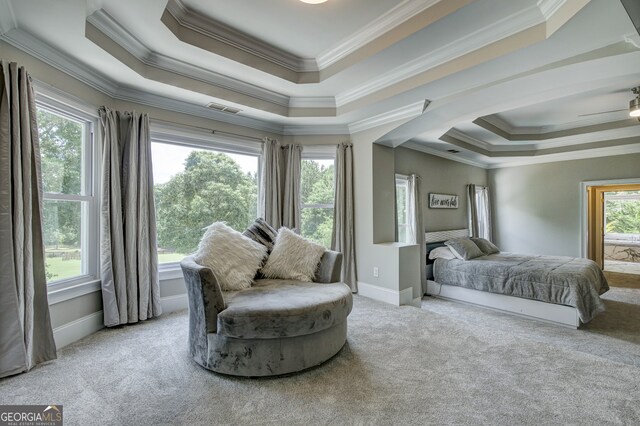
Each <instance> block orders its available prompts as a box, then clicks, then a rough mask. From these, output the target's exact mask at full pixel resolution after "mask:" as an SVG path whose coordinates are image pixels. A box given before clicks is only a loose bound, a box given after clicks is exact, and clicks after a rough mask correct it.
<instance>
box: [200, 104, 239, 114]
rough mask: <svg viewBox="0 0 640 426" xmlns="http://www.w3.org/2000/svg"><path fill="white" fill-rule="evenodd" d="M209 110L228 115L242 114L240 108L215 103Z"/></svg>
mask: <svg viewBox="0 0 640 426" xmlns="http://www.w3.org/2000/svg"><path fill="white" fill-rule="evenodd" d="M207 108H211V109H215V110H217V111H221V112H226V113H228V114H237V113H239V112H240V110H239V109H238V108H234V107H230V106H226V105H221V104H216V103H214V102H211V103H210V104H209V105H207Z"/></svg>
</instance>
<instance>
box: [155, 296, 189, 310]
mask: <svg viewBox="0 0 640 426" xmlns="http://www.w3.org/2000/svg"><path fill="white" fill-rule="evenodd" d="M160 304H161V305H162V312H163V313H165V314H168V313H169V312H175V311H181V310H183V309H187V308H188V307H189V299H187V293H182V294H177V295H175V296H167V297H163V298H161V299H160Z"/></svg>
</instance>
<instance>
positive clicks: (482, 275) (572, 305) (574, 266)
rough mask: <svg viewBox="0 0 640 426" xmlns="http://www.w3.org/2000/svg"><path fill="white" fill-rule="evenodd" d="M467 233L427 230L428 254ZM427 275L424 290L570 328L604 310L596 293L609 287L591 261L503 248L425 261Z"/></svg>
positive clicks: (430, 293) (447, 297) (432, 293)
mask: <svg viewBox="0 0 640 426" xmlns="http://www.w3.org/2000/svg"><path fill="white" fill-rule="evenodd" d="M430 234H431V235H430ZM443 234H444V235H443ZM466 235H468V234H467V230H456V231H446V232H444V233H443V232H439V233H427V234H426V241H427V253H428V254H429V252H430V251H431V250H434V249H436V248H437V247H441V246H444V241H445V240H446V239H451V238H460V237H463V236H466ZM434 239H442V241H434ZM427 257H429V256H428V255H427ZM427 278H428V280H427V285H426V288H425V293H426V294H428V295H430V296H436V297H442V298H446V299H452V300H457V301H462V302H467V303H472V304H476V305H481V306H484V307H489V308H492V309H497V310H501V311H507V312H511V313H515V314H519V315H524V316H527V317H532V318H535V319H538V320H543V321H549V322H553V323H557V324H562V325H566V326H570V327H578V326H579V325H580V323H587V322H589V321H591V320H592V319H593V318H594V317H595V316H596V315H597V314H598V313H600V312H602V311H604V304H603V302H602V300H601V299H600V295H601V294H603V293H604V292H606V291H607V290H608V289H609V286H608V284H607V280H606V278H605V277H604V274H603V273H602V270H601V269H600V268H599V267H598V265H597V264H595V263H594V262H592V261H590V260H587V259H578V258H571V257H563V256H542V255H534V256H532V255H521V254H514V253H504V252H499V253H494V254H489V255H483V256H480V257H477V258H474V259H470V260H460V259H457V258H456V259H442V258H439V259H435V260H434V261H432V260H428V262H427Z"/></svg>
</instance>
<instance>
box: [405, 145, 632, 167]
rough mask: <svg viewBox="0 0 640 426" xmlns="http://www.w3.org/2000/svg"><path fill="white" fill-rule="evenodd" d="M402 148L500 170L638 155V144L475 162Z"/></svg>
mask: <svg viewBox="0 0 640 426" xmlns="http://www.w3.org/2000/svg"><path fill="white" fill-rule="evenodd" d="M401 146H402V147H405V148H409V149H413V150H416V151H420V152H424V153H426V154H431V155H435V156H437V157H441V158H445V159H447V160H452V161H456V162H458V163H463V164H468V165H470V166H475V167H481V168H483V169H490V170H492V169H501V168H505V167H518V166H528V165H534V164H544V163H555V162H561V161H572V160H583V159H588V158H603V157H615V156H618V155H626V154H637V153H640V143H636V144H627V145H619V146H614V147H603V148H593V149H585V150H580V151H571V152H563V153H557V154H544V153H542V154H539V155H536V156H533V157H528V158H523V157H514V158H509V157H502V158H500V159H495V158H492V159H491V161H486V162H485V161H477V160H471V159H468V158H464V157H460V156H458V155H455V154H450V153H448V152H442V151H438V150H437V149H433V148H429V147H426V146H424V145H423V144H421V143H420V142H416V141H409V142H406V143H404V144H403V145H401Z"/></svg>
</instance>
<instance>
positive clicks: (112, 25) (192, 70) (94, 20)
mask: <svg viewBox="0 0 640 426" xmlns="http://www.w3.org/2000/svg"><path fill="white" fill-rule="evenodd" d="M87 22H88V23H89V24H91V25H93V26H94V27H95V28H96V29H97V30H99V31H100V32H101V33H102V34H104V35H105V36H106V37H108V38H109V39H111V40H112V41H113V42H115V43H116V44H117V45H119V46H120V47H122V48H123V49H125V50H126V51H127V52H129V53H130V54H132V55H133V56H134V57H135V58H136V59H138V60H139V61H141V62H142V63H144V64H145V65H149V66H152V67H156V68H160V69H163V70H166V71H169V72H171V73H174V74H180V75H183V76H188V77H190V78H195V79H197V80H201V81H205V82H207V83H208V84H211V85H213V86H216V87H220V88H223V89H227V90H231V91H234V92H237V93H241V94H244V95H247V96H250V97H252V98H255V99H259V100H263V101H266V102H269V103H273V104H275V105H280V106H285V107H286V106H288V105H289V101H290V99H289V97H288V96H286V95H282V94H280V93H277V92H273V91H270V90H267V89H264V88H262V87H259V86H256V85H253V84H249V83H245V82H243V81H241V80H238V79H235V78H231V77H228V76H226V75H223V74H220V73H216V72H213V71H210V70H207V69H205V68H202V67H199V66H196V65H193V64H189V63H187V62H185V61H180V60H177V59H174V58H171V57H169V56H166V55H163V54H160V53H157V52H154V51H152V50H151V49H149V48H148V47H147V46H146V45H145V44H144V43H143V42H142V41H140V40H139V39H138V38H137V37H135V36H134V35H133V34H132V33H131V32H130V31H128V30H127V29H126V28H124V27H123V26H122V25H120V23H118V22H117V21H116V20H115V19H114V18H113V17H112V16H111V15H109V13H107V12H106V11H105V10H104V9H101V10H97V11H96V12H94V13H93V14H92V15H90V16H88V17H87ZM91 41H93V42H94V43H96V44H97V45H98V46H100V47H101V48H103V49H105V47H104V46H101V45H100V43H99V41H97V40H91ZM105 50H106V51H107V52H108V50H107V49H105ZM116 59H118V58H116ZM118 60H120V59H118ZM125 65H126V64H125Z"/></svg>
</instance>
